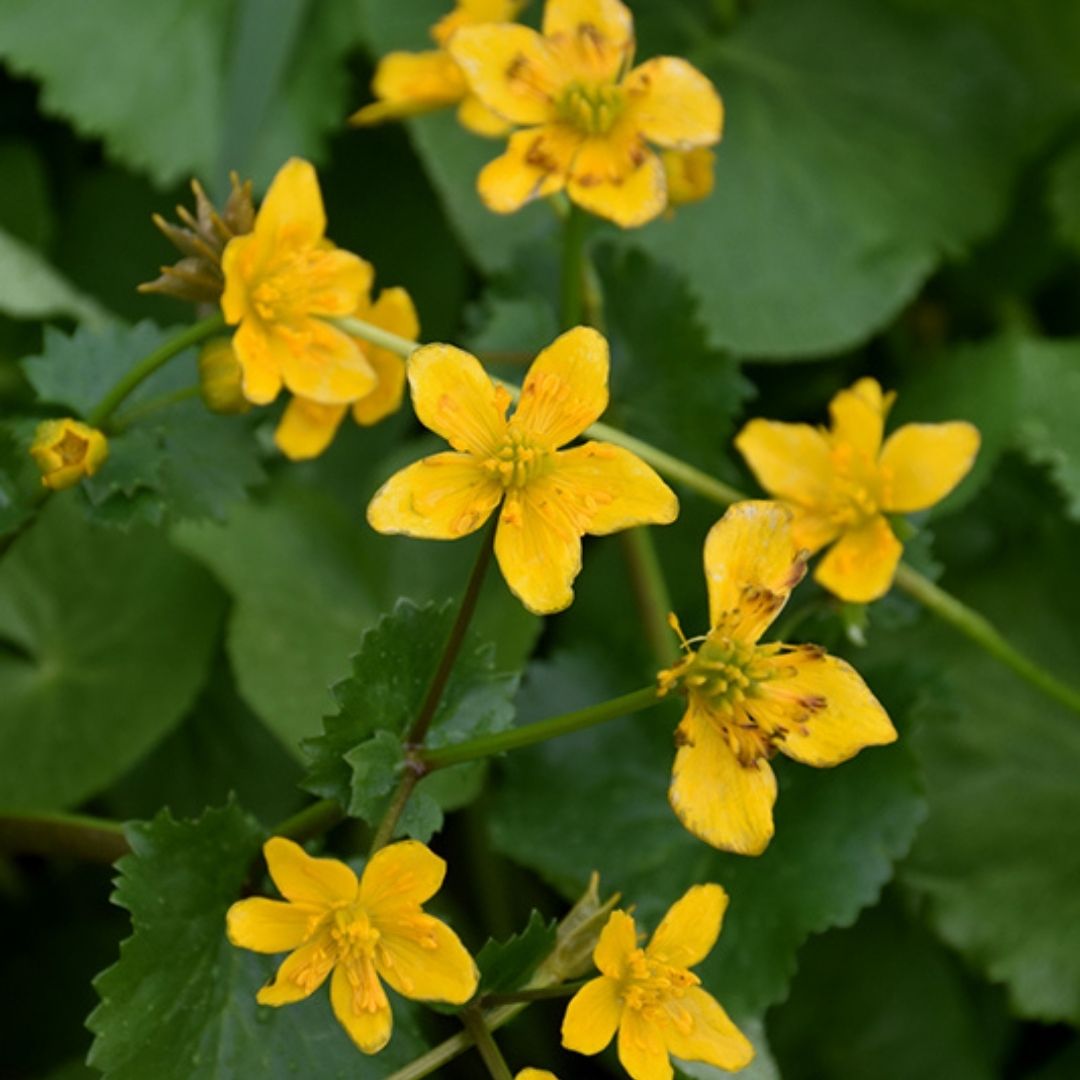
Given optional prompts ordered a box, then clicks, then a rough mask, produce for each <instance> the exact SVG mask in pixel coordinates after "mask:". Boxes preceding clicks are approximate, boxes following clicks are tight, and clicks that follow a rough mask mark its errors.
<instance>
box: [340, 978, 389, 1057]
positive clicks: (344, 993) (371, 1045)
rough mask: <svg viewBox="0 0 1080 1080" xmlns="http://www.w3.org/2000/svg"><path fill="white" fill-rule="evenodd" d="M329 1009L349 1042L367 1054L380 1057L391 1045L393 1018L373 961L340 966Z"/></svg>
mask: <svg viewBox="0 0 1080 1080" xmlns="http://www.w3.org/2000/svg"><path fill="white" fill-rule="evenodd" d="M330 1005H331V1006H332V1008H333V1010H334V1015H335V1016H336V1017H337V1018H338V1022H339V1023H340V1024H341V1026H342V1027H343V1028H344V1029H345V1030H346V1031H347V1032H348V1034H349V1038H350V1039H352V1041H353V1042H354V1043H356V1045H357V1046H358V1047H359V1048H360V1049H361V1050H362V1051H363V1052H364V1053H365V1054H377V1053H378V1052H379V1051H380V1050H381V1049H382V1048H383V1047H384V1046H385V1045H386V1044H387V1043H388V1042H389V1041H390V1033H391V1031H392V1030H393V1026H394V1017H393V1015H392V1014H391V1012H390V1002H389V1001H387V999H386V991H385V990H383V988H382V986H381V985H380V984H379V980H378V978H377V976H376V975H375V972H374V969H372V967H371V963H370V961H368V962H367V963H366V964H363V965H362V964H360V963H349V964H339V965H338V966H337V967H336V968H335V969H334V977H333V979H331V980H330Z"/></svg>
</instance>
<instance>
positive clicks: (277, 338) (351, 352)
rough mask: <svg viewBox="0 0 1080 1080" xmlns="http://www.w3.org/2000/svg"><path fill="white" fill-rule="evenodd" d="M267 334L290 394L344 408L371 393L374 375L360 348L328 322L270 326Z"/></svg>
mask: <svg viewBox="0 0 1080 1080" xmlns="http://www.w3.org/2000/svg"><path fill="white" fill-rule="evenodd" d="M267 330H268V335H267V336H268V339H269V341H270V344H271V350H272V354H273V357H274V359H275V360H276V361H277V364H278V370H279V371H280V372H281V378H282V381H283V382H284V383H285V385H286V386H287V387H288V388H289V389H290V390H291V391H292V392H293V393H294V394H297V395H298V396H300V397H304V398H310V399H311V400H312V401H317V402H320V403H321V404H323V405H345V404H348V403H350V402H353V401H356V399H357V398H362V397H363V396H364V395H365V394H370V393H371V391H372V390H374V389H375V381H376V380H375V372H374V371H372V369H371V365H370V364H369V363H368V362H367V357H366V356H365V355H364V353H363V351H362V350H361V349H360V346H359V345H357V343H356V342H355V341H354V340H353V339H352V338H351V337H349V335H348V334H346V333H345V332H344V331H342V330H338V329H337V327H335V326H331V325H330V324H329V323H328V322H324V321H323V320H322V319H318V318H307V319H301V320H300V321H299V322H297V323H294V324H291V325H290V324H286V323H270V324H268V326H267ZM244 394H245V396H247V383H246V371H245V384H244Z"/></svg>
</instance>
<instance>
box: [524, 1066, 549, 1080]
mask: <svg viewBox="0 0 1080 1080" xmlns="http://www.w3.org/2000/svg"><path fill="white" fill-rule="evenodd" d="M514 1080H559V1078H558V1077H557V1076H556V1075H555V1074H554V1073H553V1072H551V1071H550V1070H549V1069H534V1068H531V1067H529V1068H525V1069H519V1070H518V1071H517V1072H516V1073H515V1074H514Z"/></svg>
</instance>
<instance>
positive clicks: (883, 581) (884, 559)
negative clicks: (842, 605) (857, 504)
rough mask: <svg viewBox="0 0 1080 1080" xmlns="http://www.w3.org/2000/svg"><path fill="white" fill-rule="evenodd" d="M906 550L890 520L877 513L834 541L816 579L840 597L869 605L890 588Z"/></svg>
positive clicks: (815, 572) (815, 573) (818, 568)
mask: <svg viewBox="0 0 1080 1080" xmlns="http://www.w3.org/2000/svg"><path fill="white" fill-rule="evenodd" d="M903 551H904V548H903V545H902V544H901V543H900V541H899V540H897V539H896V536H895V535H894V534H893V531H892V529H891V528H890V527H889V523H888V522H887V521H886V520H885V518H883V517H882V516H881V515H880V514H877V515H876V516H875V517H872V518H871V519H870V520H869V521H867V522H866V523H865V524H864V525H862V526H860V527H859V528H857V529H852V530H850V531H849V532H845V533H844V534H843V535H842V536H841V537H840V539H839V540H837V542H836V543H835V544H833V546H832V547H831V548H830V549H829V550H828V551H827V552H826V553H825V557H824V558H823V559H822V560H821V562H819V563H818V566H817V569H816V570H815V571H814V579H815V580H816V581H817V582H818V583H819V584H821V585H823V586H824V587H825V588H826V589H828V590H829V592H831V593H833V594H834V595H835V596H839V597H840V599H841V600H850V601H851V602H852V603H856V604H868V603H869V602H870V601H871V600H876V599H877V598H878V597H879V596H884V595H885V593H887V592H888V591H889V586H891V585H892V580H893V575H894V574H895V573H896V564H897V563H898V562H899V561H900V556H901V555H902V554H903Z"/></svg>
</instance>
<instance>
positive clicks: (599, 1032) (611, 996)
mask: <svg viewBox="0 0 1080 1080" xmlns="http://www.w3.org/2000/svg"><path fill="white" fill-rule="evenodd" d="M618 987H619V984H618V983H617V982H616V981H615V980H614V979H609V978H608V977H607V976H606V975H601V976H600V977H599V978H598V979H592V980H591V981H590V982H587V983H586V984H585V985H584V986H583V987H582V988H581V989H580V990H579V991H578V992H577V993H576V994H575V995H574V996H573V997H572V998H571V999H570V1004H569V1005H567V1006H566V1015H565V1016H564V1017H563V1022H562V1044H563V1046H565V1047H566V1049H567V1050H573V1051H574V1052H575V1053H578V1054H599V1053H600V1051H601V1050H603V1049H604V1047H605V1046H607V1044H608V1043H609V1042H611V1040H612V1039H613V1038H614V1037H615V1032H616V1031H617V1030H618V1027H619V1018H620V1016H621V1015H622V1002H621V1001H620V1000H619V994H618Z"/></svg>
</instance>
